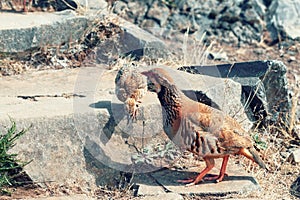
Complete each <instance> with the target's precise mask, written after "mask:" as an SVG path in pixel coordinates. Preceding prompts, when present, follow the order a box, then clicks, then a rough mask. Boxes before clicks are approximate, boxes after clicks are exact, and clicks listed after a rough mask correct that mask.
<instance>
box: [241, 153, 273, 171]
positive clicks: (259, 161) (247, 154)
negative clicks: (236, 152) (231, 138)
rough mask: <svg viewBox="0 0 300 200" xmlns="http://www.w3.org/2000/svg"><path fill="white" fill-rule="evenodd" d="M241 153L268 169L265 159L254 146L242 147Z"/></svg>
mask: <svg viewBox="0 0 300 200" xmlns="http://www.w3.org/2000/svg"><path fill="white" fill-rule="evenodd" d="M240 153H241V154H242V155H244V156H246V157H247V158H249V159H250V160H252V161H254V162H256V163H257V164H258V165H259V166H260V167H261V168H263V169H266V170H268V168H267V166H266V165H265V163H264V161H263V160H262V159H261V158H260V157H259V155H258V154H257V152H256V150H255V149H254V148H249V149H246V148H242V149H241V150H240Z"/></svg>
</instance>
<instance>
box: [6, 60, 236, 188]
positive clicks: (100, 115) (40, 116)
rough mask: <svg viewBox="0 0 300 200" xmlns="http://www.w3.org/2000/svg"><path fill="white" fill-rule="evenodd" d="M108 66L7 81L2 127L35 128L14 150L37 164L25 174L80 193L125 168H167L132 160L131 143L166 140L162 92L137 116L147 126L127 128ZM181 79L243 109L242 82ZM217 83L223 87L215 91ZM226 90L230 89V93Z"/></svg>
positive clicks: (108, 181)
mask: <svg viewBox="0 0 300 200" xmlns="http://www.w3.org/2000/svg"><path fill="white" fill-rule="evenodd" d="M104 69H105V66H101V65H100V66H97V67H90V68H80V69H73V70H70V69H69V70H59V71H49V70H48V71H38V72H32V73H27V74H23V75H18V76H11V77H1V81H0V104H1V105H2V106H1V112H0V123H1V130H3V129H4V127H3V126H9V120H8V116H10V117H12V118H13V119H14V120H15V121H16V123H17V126H18V128H20V129H21V128H23V127H28V126H29V125H30V124H32V125H33V127H32V128H31V129H30V130H29V131H28V133H26V134H25V135H24V136H23V137H22V138H21V139H20V140H19V141H18V144H17V145H16V146H15V148H14V149H13V152H16V153H18V154H19V156H20V159H22V160H32V162H31V163H30V164H29V165H27V166H26V167H25V171H26V173H27V174H28V175H29V176H30V177H31V178H32V179H33V181H35V182H38V183H43V182H45V181H53V182H55V183H58V184H64V183H73V182H74V181H75V182H76V183H77V184H80V186H81V187H82V188H91V187H93V186H95V185H115V184H116V183H115V181H116V180H118V179H119V177H120V174H119V171H120V170H121V171H132V170H134V171H136V172H148V171H153V170H155V169H159V168H161V164H162V163H153V164H150V165H149V164H147V165H144V164H143V165H135V164H133V155H136V154H137V151H136V149H135V148H133V145H135V146H137V147H138V148H139V149H142V148H144V147H147V146H154V147H155V145H158V144H163V143H165V141H166V137H165V136H163V135H162V134H161V130H162V128H160V126H162V122H161V121H160V120H161V116H159V113H160V112H161V108H160V106H159V103H158V100H157V97H156V95H155V94H153V93H149V95H146V97H145V98H144V99H143V104H142V106H141V110H140V111H139V115H138V119H141V120H144V121H145V123H144V124H143V122H142V121H141V120H138V121H137V122H135V123H132V124H127V118H126V116H125V115H124V111H123V105H122V103H121V102H119V101H118V100H117V98H116V96H115V94H114V91H115V89H114V81H113V80H114V78H115V75H116V71H112V72H109V71H107V70H104ZM176 72H177V73H178V71H176ZM179 75H180V76H181V77H180V76H179ZM179 75H178V79H181V81H177V80H176V81H177V82H178V85H180V87H182V88H185V89H188V88H190V90H195V89H197V87H199V89H197V90H200V88H202V89H203V87H204V88H206V89H207V90H206V91H207V94H209V96H210V95H211V96H210V97H211V98H212V99H213V100H214V101H216V102H217V103H220V102H221V103H220V105H222V102H223V100H222V99H223V98H224V99H228V98H230V99H231V101H233V99H234V98H235V99H236V101H235V102H236V103H235V104H234V103H233V104H232V106H230V107H232V108H235V106H240V102H239V95H240V85H239V84H237V83H235V82H233V81H229V80H222V79H217V78H213V77H204V76H203V77H200V76H197V75H191V74H185V73H183V72H181V73H180V74H179ZM176 76H177V75H176ZM192 76H193V78H191V77H192ZM194 76H195V77H194ZM196 76H197V77H196ZM175 78H176V77H175ZM191 79H193V81H192V82H190V83H189V82H188V80H191ZM203 80H205V81H203ZM195 83H200V84H197V85H196V84H195ZM202 83H207V84H202ZM212 83H213V84H214V86H216V85H217V86H218V87H220V89H216V87H214V88H211V86H212V85H210V84H212ZM218 83H220V84H218ZM224 85H225V86H227V85H228V86H230V87H228V88H227V89H228V90H227V91H226V92H224V90H223V89H224V88H223V87H224ZM192 86H193V87H192ZM222 92H223V93H222ZM236 94H238V95H236ZM213 96H218V97H222V98H220V99H218V98H216V99H214V98H213ZM236 96H237V98H236ZM155 99H156V100H155ZM225 103H226V102H225ZM228 112H230V111H228ZM155 113H157V114H155ZM2 132H3V131H2ZM143 144H144V145H143ZM145 144H147V146H146V145H145ZM165 164H166V163H165Z"/></svg>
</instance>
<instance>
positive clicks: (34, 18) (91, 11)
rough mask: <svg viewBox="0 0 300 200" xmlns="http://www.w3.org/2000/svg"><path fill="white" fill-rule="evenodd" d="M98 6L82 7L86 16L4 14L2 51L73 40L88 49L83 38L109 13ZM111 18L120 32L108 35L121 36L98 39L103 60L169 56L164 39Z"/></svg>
mask: <svg viewBox="0 0 300 200" xmlns="http://www.w3.org/2000/svg"><path fill="white" fill-rule="evenodd" d="M97 5H98V4H97ZM97 5H94V4H87V6H88V7H87V8H86V9H84V10H81V11H82V12H84V15H78V14H77V13H76V12H75V11H71V10H65V11H62V12H56V13H38V12H34V13H28V14H27V15H23V14H16V13H3V14H1V15H0V21H1V22H3V23H1V27H0V53H1V52H2V53H22V52H28V51H34V50H35V49H39V48H43V47H61V45H63V44H69V43H70V42H72V43H73V44H74V43H75V44H76V43H77V44H79V46H80V47H79V49H85V48H86V46H85V45H86V44H85V43H84V44H82V43H80V41H81V40H82V39H83V37H84V36H85V37H88V36H91V35H93V34H94V35H97V34H98V33H97V32H93V31H92V32H91V33H89V32H87V30H91V29H89V28H90V27H91V26H94V27H96V28H97V24H96V25H95V24H94V22H95V20H99V19H104V16H107V15H109V14H108V13H107V12H106V11H105V10H101V9H100V8H99V9H100V10H101V11H102V12H99V13H98V12H96V11H97V10H96V8H98V7H97ZM98 6H100V7H101V6H106V4H101V1H100V2H99V5H98ZM102 9H104V8H102ZM78 12H79V11H78ZM110 17H111V18H112V19H114V21H115V22H116V23H115V24H113V23H111V24H110V25H107V26H115V27H117V28H118V29H120V31H118V32H116V33H114V32H113V33H111V34H110V35H109V36H108V37H111V35H113V34H117V35H116V36H115V37H112V38H109V39H108V38H104V36H103V38H97V40H101V41H100V42H98V43H97V44H96V46H97V47H96V48H95V52H96V55H97V56H96V57H97V58H96V59H97V60H98V61H99V62H100V63H105V64H108V63H109V62H110V61H113V60H115V59H116V58H118V57H119V56H128V55H131V56H133V57H135V58H140V57H141V56H149V57H151V58H161V57H166V56H168V50H167V48H166V46H165V44H164V43H163V42H162V41H161V40H159V39H157V38H156V37H154V36H153V35H151V34H150V33H148V32H146V31H144V30H142V29H140V28H139V27H137V26H136V25H134V24H132V23H130V22H127V21H125V20H124V19H122V18H120V17H118V16H115V15H110ZM105 28H107V29H109V28H111V27H102V29H104V30H102V31H105ZM117 28H116V29H117ZM94 29H95V28H94ZM112 29H113V28H112ZM89 39H94V38H89ZM87 46H88V45H87ZM88 47H89V48H91V47H90V46H88ZM92 47H95V46H92ZM75 50H77V51H79V50H78V49H74V51H75Z"/></svg>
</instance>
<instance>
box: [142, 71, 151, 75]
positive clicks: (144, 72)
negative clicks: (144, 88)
mask: <svg viewBox="0 0 300 200" xmlns="http://www.w3.org/2000/svg"><path fill="white" fill-rule="evenodd" d="M141 74H143V75H145V76H149V75H150V72H149V71H143V72H141Z"/></svg>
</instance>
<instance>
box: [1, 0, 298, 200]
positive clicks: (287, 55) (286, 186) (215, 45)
mask: <svg viewBox="0 0 300 200" xmlns="http://www.w3.org/2000/svg"><path fill="white" fill-rule="evenodd" d="M123 2H127V1H123ZM165 2H169V3H170V2H172V1H165ZM188 2H191V1H188ZM169 6H171V5H169ZM171 7H172V6H171ZM169 8H170V7H169ZM227 8H228V7H226V9H227ZM248 8H249V7H248ZM250 8H251V9H252V7H250ZM184 9H187V7H184ZM224 9H225V8H224ZM226 9H225V10H226ZM251 9H249V10H250V11H251ZM164 11H165V12H168V11H167V9H165V10H164ZM250 11H249V13H251V12H250ZM214 12H217V11H214ZM228 12H229V13H231V12H232V11H231V10H230V9H229V11H228ZM249 13H248V14H249ZM150 14H151V13H150ZM137 16H138V15H137ZM153 16H155V13H152V18H153ZM131 18H133V17H131ZM215 18H217V19H218V20H219V22H220V21H221V22H222V23H221V22H220V24H223V25H224V23H225V24H226V23H228V21H226V20H228V18H222V17H215ZM135 19H136V20H141V19H140V18H138V17H136V18H135ZM165 20H166V21H167V20H172V19H167V18H166V19H165ZM173 20H174V19H173ZM234 20H236V19H234ZM255 20H257V19H255ZM142 21H143V20H142ZM154 21H155V23H157V20H154ZM146 22H147V23H150V21H149V20H148V21H146ZM146 22H144V24H146ZM151 23H153V21H152V22H151ZM159 23H162V22H159ZM234 24H235V25H236V26H238V24H239V22H238V20H237V21H234ZM247 24H248V29H247V30H251V31H253V26H254V27H255V25H253V24H252V22H247ZM181 25H182V24H181ZM100 27H101V26H100ZM102 28H103V29H102V34H103V36H104V37H108V35H111V34H112V33H114V32H118V31H119V29H118V27H117V26H114V25H113V24H109V25H107V24H105V25H103V26H102ZM196 28H197V26H196ZM210 28H211V27H210ZM219 28H220V27H219ZM263 28H264V27H261V26H259V27H258V29H261V30H263ZM182 30H185V28H183V29H182ZM235 30H236V29H235ZM185 31H186V30H185ZM251 34H254V36H255V37H254V36H253V37H254V40H253V41H252V42H249V38H246V39H245V38H244V40H245V41H243V40H240V38H236V37H235V36H233V35H230V31H228V30H227V31H226V32H224V33H222V30H221V29H218V31H217V36H216V37H211V38H210V39H209V40H207V41H205V42H207V44H205V43H204V41H201V42H203V46H204V47H205V49H207V50H208V52H207V53H208V54H207V55H206V56H205V54H204V59H203V60H201V62H200V64H220V63H234V62H243V61H253V60H279V61H282V62H283V63H284V64H285V65H286V66H287V69H288V73H287V77H288V81H289V89H290V91H291V94H292V97H296V98H294V103H295V107H294V110H298V111H299V107H300V98H299V94H298V91H299V84H300V82H299V77H300V68H299V65H300V42H299V41H297V40H289V41H284V42H280V41H278V40H277V39H278V38H277V39H274V40H272V41H271V42H270V41H267V40H260V38H259V37H257V36H256V35H255V34H256V33H254V32H251ZM251 34H250V36H249V35H248V36H249V37H252V36H251ZM112 35H113V34H112ZM226 35H227V36H228V35H229V36H230V37H229V38H228V39H226V40H224V38H220V37H221V36H222V37H223V36H224V37H225V36H226ZM248 36H247V37H248ZM218 37H219V38H218ZM162 39H163V40H165V42H166V44H170V43H172V38H170V37H167V38H162ZM242 39H243V38H242ZM213 41H214V42H213ZM182 45H183V43H182V41H181V42H179V43H177V44H176V46H172V48H174V49H175V48H176V47H178V48H182ZM169 46H171V45H169ZM192 53H193V52H192ZM194 53H195V52H194ZM53 54H55V50H49V49H48V50H41V51H38V52H34V53H33V54H31V55H30V56H27V57H25V59H24V57H22V58H20V57H19V56H11V57H7V55H5V54H3V55H0V58H1V59H0V64H1V66H0V75H2V76H8V75H10V76H13V75H15V74H22V73H30V71H34V70H59V69H61V68H68V67H65V66H62V65H58V64H57V62H56V64H54V65H53V59H52V56H53ZM86 54H88V52H87V51H79V52H76V53H75V54H73V53H69V52H67V53H64V54H60V56H61V57H64V58H67V59H68V60H69V62H70V63H71V62H72V64H70V66H72V67H81V66H82V65H81V61H82V60H84V59H85V58H86ZM175 56H176V55H175ZM202 58H203V57H202ZM120 60H121V59H120ZM173 60H176V59H173ZM138 62H139V61H138ZM138 62H137V63H138ZM140 62H144V61H140ZM168 62H169V61H167V60H165V61H163V63H168ZM178 62H182V61H178ZM119 63H120V62H119V60H114V62H112V63H110V68H114V67H116V68H117V67H118V65H119ZM169 63H170V62H169ZM182 63H183V62H182ZM297 94H298V98H297ZM294 116H295V121H296V125H297V126H298V128H297V127H295V128H294V131H293V132H291V133H288V132H287V131H286V127H267V129H268V130H267V131H268V132H269V133H270V134H269V135H260V136H261V137H262V139H263V140H264V141H266V143H267V145H268V148H267V149H266V150H265V151H264V152H263V157H264V159H265V161H266V163H267V164H268V166H269V167H270V172H264V171H262V170H260V169H258V168H255V167H253V165H250V164H249V163H248V161H246V160H244V159H236V160H235V162H237V163H241V164H242V165H243V166H244V168H245V170H246V171H248V172H250V173H251V174H252V175H253V176H255V177H256V178H257V179H258V182H259V184H260V185H261V187H262V190H261V191H258V192H254V193H251V194H231V195H228V196H224V197H213V196H205V197H203V196H202V197H199V196H194V195H183V198H184V199H214V198H216V199H220V198H224V199H225V198H240V199H243V198H257V199H296V197H295V196H293V195H291V194H290V187H291V185H292V184H293V182H294V181H295V180H296V179H297V177H298V176H299V174H300V171H299V170H300V163H296V162H294V161H293V159H291V158H290V154H291V152H292V151H293V149H296V148H299V146H300V121H299V120H300V116H299V114H298V115H297V113H295V114H294ZM191 164H194V161H193V160H191V159H188V158H185V159H184V158H182V159H180V160H178V161H177V163H176V164H175V165H177V166H178V165H180V166H181V167H183V166H189V165H191ZM8 190H10V191H12V194H11V195H3V196H1V199H21V198H30V197H49V196H61V195H72V194H86V195H87V197H91V198H95V199H142V197H135V196H134V192H133V191H132V190H130V189H129V188H125V189H119V188H117V187H115V188H106V187H99V188H96V189H93V190H92V191H83V190H82V188H81V187H80V184H76V183H74V184H73V185H55V184H50V183H49V185H46V187H43V188H41V187H38V186H37V185H35V184H30V185H27V186H22V187H11V188H8ZM298 190H299V188H298Z"/></svg>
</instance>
